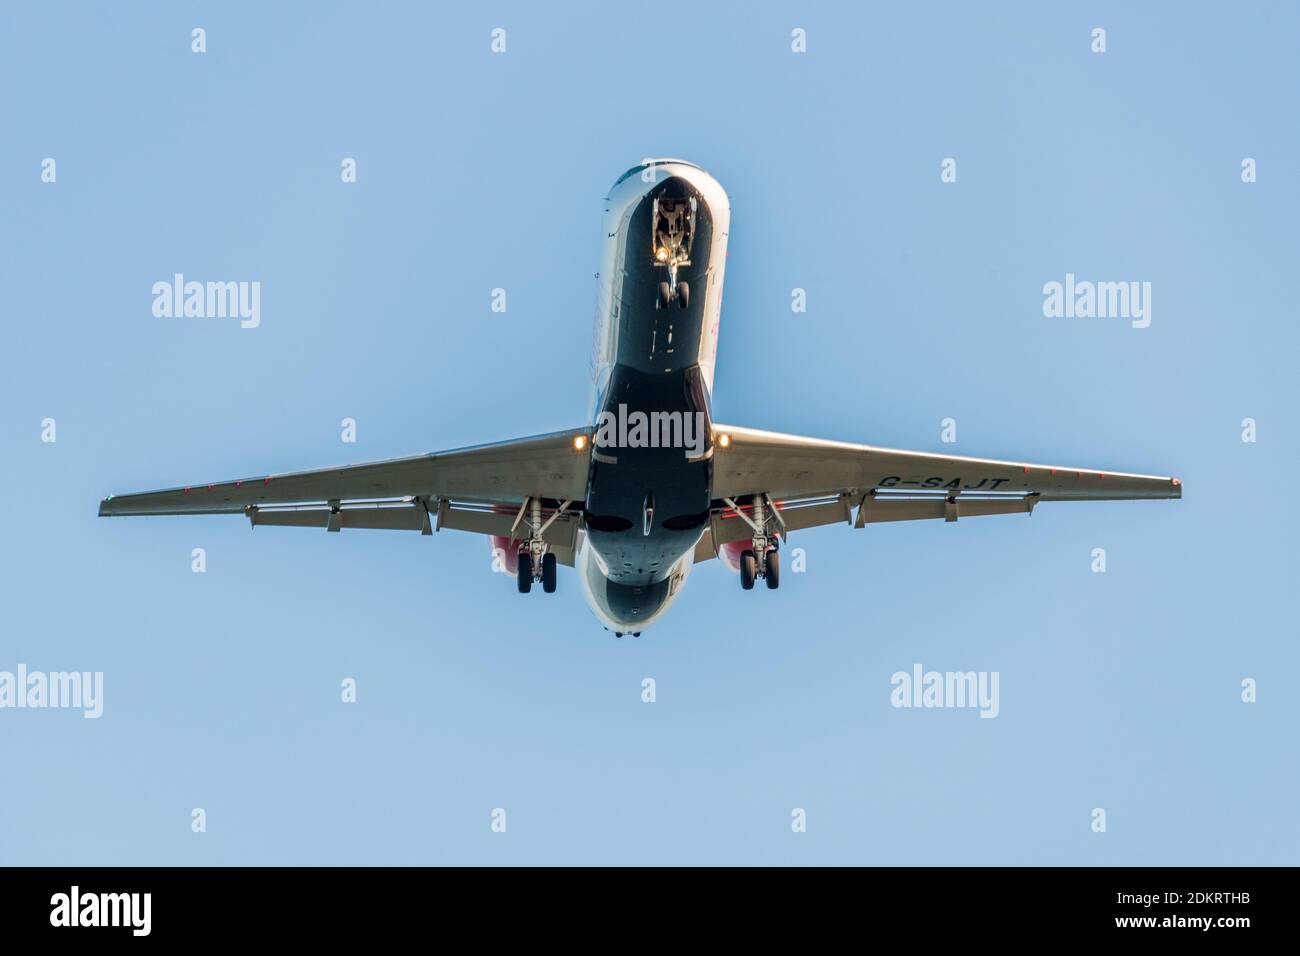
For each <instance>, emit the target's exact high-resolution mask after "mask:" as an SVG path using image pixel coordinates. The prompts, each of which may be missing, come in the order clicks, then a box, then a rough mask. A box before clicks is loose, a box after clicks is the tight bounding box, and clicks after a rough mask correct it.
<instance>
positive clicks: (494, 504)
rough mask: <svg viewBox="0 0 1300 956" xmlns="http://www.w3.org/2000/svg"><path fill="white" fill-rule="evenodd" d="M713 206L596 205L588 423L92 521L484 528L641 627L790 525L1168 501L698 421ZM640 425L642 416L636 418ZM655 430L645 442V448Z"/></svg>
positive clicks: (521, 568) (535, 569) (641, 169)
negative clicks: (703, 578)
mask: <svg viewBox="0 0 1300 956" xmlns="http://www.w3.org/2000/svg"><path fill="white" fill-rule="evenodd" d="M730 228H731V207H730V201H729V199H728V197H727V194H726V192H725V191H724V190H723V188H722V186H721V185H720V184H719V183H718V182H717V180H716V179H714V178H713V177H712V176H711V175H709V173H707V172H706V171H705V170H704V169H703V168H702V167H700V166H697V165H695V164H694V163H690V162H687V161H685V160H680V159H655V160H648V161H646V162H644V163H641V164H640V165H637V166H634V167H632V168H631V169H629V170H628V171H627V172H625V173H624V174H623V175H622V176H620V177H619V178H618V180H617V181H616V182H615V183H614V185H613V186H612V187H611V189H610V190H609V194H608V195H607V196H606V198H605V212H604V229H603V236H604V244H603V250H602V254H601V265H600V272H599V273H598V279H599V282H598V294H597V323H596V334H595V342H594V348H593V353H592V363H591V365H592V389H591V402H590V405H589V408H588V414H587V418H586V420H587V422H588V424H586V425H584V426H582V427H579V428H572V429H569V430H567V431H559V432H552V433H550V434H546V435H537V436H534V437H530V438H520V439H515V440H513V441H504V442H497V443H494V444H487V445H477V446H473V447H469V448H458V449H455V450H451V451H440V452H433V453H430V454H423V455H416V456H413V457H408V458H395V459H390V460H386V461H376V462H369V463H365V464H356V465H346V466H338V467H332V468H322V469H317V470H313V471H300V472H289V473H284V474H272V475H263V476H259V477H255V478H247V479H242V480H239V481H224V482H215V483H210V484H209V483H204V484H196V485H190V486H186V487H181V488H171V489H167V490H163V491H154V492H144V493H139V494H129V495H110V496H109V497H107V498H105V499H103V501H101V502H100V506H99V514H100V515H101V516H116V515H193V514H242V515H244V516H246V517H247V518H248V520H249V523H250V524H251V526H252V527H254V528H256V527H259V526H262V525H271V526H289V527H300V528H324V529H325V530H326V531H328V532H338V531H341V530H343V529H345V528H346V529H353V528H373V529H386V530H408V531H419V532H420V533H422V534H426V535H430V534H434V533H435V532H438V531H442V530H444V529H454V530H459V531H467V532H473V533H477V534H481V535H484V536H486V537H487V538H488V539H489V541H490V543H491V547H492V553H493V554H494V555H495V556H496V560H497V561H499V562H500V563H501V564H503V565H504V568H503V570H506V571H508V572H509V573H510V574H512V575H513V576H514V577H515V579H516V582H517V586H518V590H519V591H520V592H521V593H528V592H529V591H531V590H532V588H533V585H534V584H537V583H540V584H541V586H542V590H543V591H544V592H547V593H550V592H553V591H555V589H556V584H557V566H559V565H564V566H565V567H572V568H574V569H575V571H576V573H577V577H578V582H579V585H580V586H581V588H582V591H583V594H584V596H585V597H586V600H587V603H588V604H589V605H590V606H591V609H592V611H593V613H594V614H595V616H596V618H597V619H598V620H599V621H600V622H601V623H602V624H603V625H604V626H605V628H606V629H607V630H610V631H613V632H614V634H615V635H616V636H618V637H622V636H623V635H624V634H632V635H634V636H640V633H641V631H642V630H643V629H644V628H645V627H646V626H648V625H649V624H651V623H652V622H654V621H656V620H658V619H659V618H660V617H662V615H663V614H664V612H665V611H667V610H668V608H669V607H670V606H671V605H672V604H673V602H674V601H675V600H676V599H677V597H678V595H680V594H681V591H682V586H683V585H684V584H685V582H686V579H687V576H688V575H689V574H690V572H691V569H692V568H693V567H694V566H695V565H696V564H698V563H700V562H703V561H707V560H711V559H714V558H717V559H720V560H721V561H722V562H723V563H724V564H725V565H726V566H727V567H728V568H730V570H731V571H732V572H733V573H735V574H737V575H738V576H739V578H740V585H741V587H742V588H743V589H745V590H747V591H748V590H752V589H753V588H754V585H755V583H756V582H757V581H759V580H761V581H763V582H764V585H765V587H767V588H769V589H775V588H777V587H778V586H779V584H780V573H781V562H780V549H781V546H782V545H783V544H784V543H785V542H786V540H787V536H788V535H789V534H790V532H794V531H804V530H807V529H809V528H814V527H819V526H824V525H833V524H842V525H846V526H850V527H853V528H863V527H865V526H866V525H868V524H873V523H876V522H884V521H913V520H923V519H932V520H938V519H943V520H944V521H948V522H952V521H957V520H959V519H963V518H972V517H978V516H983V515H1000V514H1016V513H1032V512H1033V510H1034V508H1035V506H1036V505H1038V504H1039V503H1040V502H1045V501H1117V500H1122V499H1138V498H1181V497H1182V484H1181V483H1180V482H1179V480H1178V479H1177V478H1167V477H1159V476H1152V475H1137V474H1126V473H1122V472H1113V471H1099V470H1097V469H1095V468H1073V467H1062V466H1055V465H1038V464H1029V463H1025V462H1018V461H996V460H992V459H981V458H966V457H959V456H955V455H946V454H931V453H926V452H916V451H900V450H897V449H892V448H879V447H875V446H871V445H860V444H850V443H848V442H841V441H828V440H823V439H819V438H805V437H801V436H798V435H787V434H780V433H777V432H771V431H761V430H757V429H753V428H746V427H741V426H737V425H726V424H720V423H718V422H715V421H713V420H712V416H711V413H710V405H711V396H712V390H713V372H714V364H715V361H716V357H717V345H718V323H719V319H720V316H721V310H722V282H723V274H724V272H725V268H726V255H727V236H728V232H729V230H730ZM647 423H648V424H647ZM657 439H662V440H657Z"/></svg>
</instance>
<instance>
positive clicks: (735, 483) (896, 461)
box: [696, 424, 1183, 560]
mask: <svg viewBox="0 0 1300 956" xmlns="http://www.w3.org/2000/svg"><path fill="white" fill-rule="evenodd" d="M755 495H766V496H767V499H768V501H769V502H770V503H771V504H772V505H774V506H775V508H776V510H777V514H778V516H779V518H780V520H779V521H778V522H777V524H778V527H779V528H780V529H781V530H783V531H793V530H797V529H802V528H811V527H817V526H820V525H826V524H837V523H841V522H847V523H851V524H852V525H853V526H854V527H857V528H861V527H862V526H863V525H865V524H870V523H873V522H881V521H912V520H921V519H926V518H943V519H944V520H946V521H956V520H958V519H959V518H966V517H977V516H982V515H994V514H1015V513H1029V512H1032V511H1033V509H1034V507H1035V505H1037V504H1038V503H1039V502H1043V501H1118V500H1124V499H1136V498H1181V497H1182V495H1183V487H1182V483H1181V482H1180V481H1179V480H1178V479H1177V478H1168V477H1161V476H1158V475H1135V474H1129V473H1126V472H1118V471H1103V470H1100V469H1096V468H1078V467H1074V466H1065V465H1039V464H1031V463H1029V462H1020V461H997V460H994V459H989V458H967V457H964V456H959V455H943V454H932V453H927V452H917V451H900V450H898V449H896V448H878V447H875V446H872V445H856V444H851V443H848V442H839V441H827V440H825V439H820V438H804V437H801V436H799V435H783V434H780V433H777V432H767V431H759V430H757V429H753V428H741V427H737V426H733V425H720V424H715V425H714V426H713V498H714V502H715V508H714V510H713V513H712V515H711V521H710V529H709V533H708V534H706V536H705V540H704V541H702V542H701V544H700V548H699V549H698V550H697V552H696V558H697V560H700V559H703V558H707V557H710V556H711V554H710V551H712V552H713V553H716V550H717V548H718V547H719V546H720V545H722V544H725V543H727V542H730V541H739V540H742V539H745V538H748V537H749V536H750V533H751V532H750V529H749V526H748V524H747V521H746V519H745V517H744V515H746V514H748V513H750V512H751V509H752V504H750V502H752V499H753V496H755ZM738 511H739V513H738Z"/></svg>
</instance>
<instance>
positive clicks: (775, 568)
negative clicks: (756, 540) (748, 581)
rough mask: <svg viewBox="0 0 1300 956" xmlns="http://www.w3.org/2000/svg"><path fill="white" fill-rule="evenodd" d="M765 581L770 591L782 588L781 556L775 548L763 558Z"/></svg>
mask: <svg viewBox="0 0 1300 956" xmlns="http://www.w3.org/2000/svg"><path fill="white" fill-rule="evenodd" d="M763 580H764V581H765V582H766V583H767V589H768V590H769V591H775V590H776V589H777V588H779V587H780V586H781V555H780V554H779V553H778V552H777V550H776V549H775V548H773V549H772V550H771V551H769V552H767V554H765V555H764V556H763Z"/></svg>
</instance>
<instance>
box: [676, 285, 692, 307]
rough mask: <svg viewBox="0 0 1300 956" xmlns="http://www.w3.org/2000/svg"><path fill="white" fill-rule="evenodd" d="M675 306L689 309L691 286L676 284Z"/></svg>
mask: <svg viewBox="0 0 1300 956" xmlns="http://www.w3.org/2000/svg"><path fill="white" fill-rule="evenodd" d="M677 304H678V305H680V306H681V307H682V308H683V309H689V308H690V307H691V285H690V283H689V282H679V283H677Z"/></svg>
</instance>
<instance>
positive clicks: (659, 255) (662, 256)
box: [655, 246, 668, 262]
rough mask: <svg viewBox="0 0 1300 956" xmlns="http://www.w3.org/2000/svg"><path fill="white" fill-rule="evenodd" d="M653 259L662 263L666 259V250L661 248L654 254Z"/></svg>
mask: <svg viewBox="0 0 1300 956" xmlns="http://www.w3.org/2000/svg"><path fill="white" fill-rule="evenodd" d="M655 258H657V259H658V260H659V261H660V262H663V261H664V260H665V259H667V258H668V250H667V249H665V248H663V247H662V246H661V247H660V248H659V251H658V252H656V253H655Z"/></svg>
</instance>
